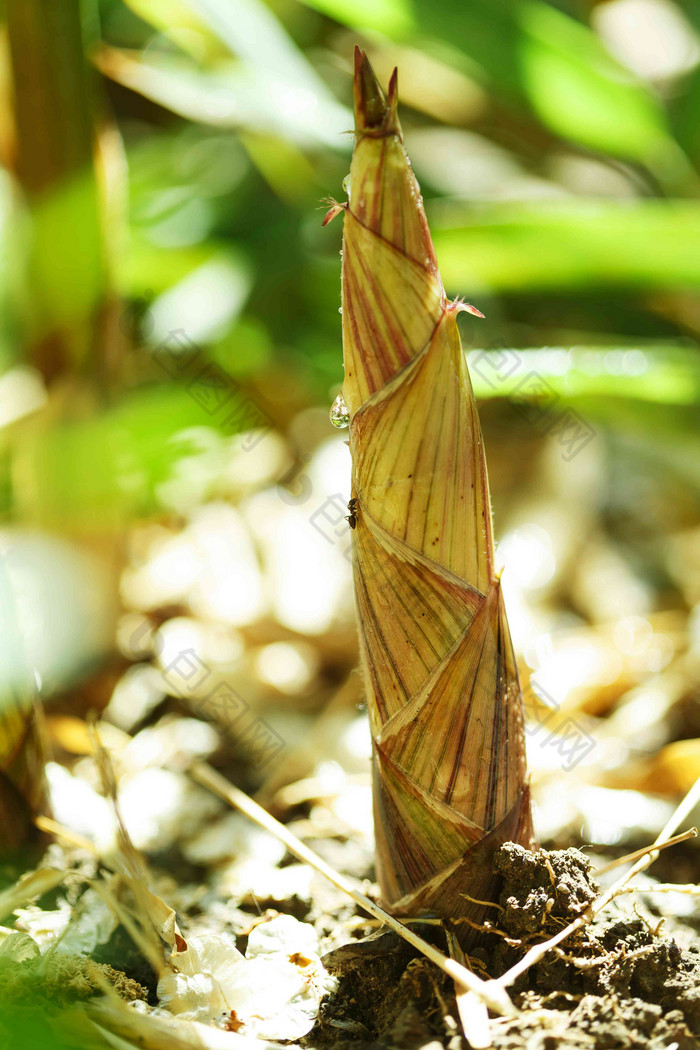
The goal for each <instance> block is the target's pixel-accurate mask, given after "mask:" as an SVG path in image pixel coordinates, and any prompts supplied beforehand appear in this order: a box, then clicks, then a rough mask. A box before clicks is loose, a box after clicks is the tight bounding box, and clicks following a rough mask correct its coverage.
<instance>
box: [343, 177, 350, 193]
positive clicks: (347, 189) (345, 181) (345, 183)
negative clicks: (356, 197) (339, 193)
mask: <svg viewBox="0 0 700 1050" xmlns="http://www.w3.org/2000/svg"><path fill="white" fill-rule="evenodd" d="M343 189H344V191H345V192H346V193H347V195H348V197H349V196H350V175H349V174H348V175H346V176H345V178H344V179H343Z"/></svg>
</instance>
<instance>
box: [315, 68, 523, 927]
mask: <svg viewBox="0 0 700 1050" xmlns="http://www.w3.org/2000/svg"><path fill="white" fill-rule="evenodd" d="M396 85H397V81H396V72H394V75H393V76H392V78H391V82H390V84H389V92H388V98H385V96H384V94H383V92H382V90H381V88H380V86H379V84H378V83H377V80H376V78H375V76H374V73H373V72H372V69H371V67H370V65H369V62H368V61H367V58H366V56H365V55H364V54H363V53H362V52H360V51H359V50H357V51H356V67H355V121H356V142H355V149H354V153H353V159H352V166H351V171H350V189H349V200H348V202H347V204H346V205H343V206H341V205H337V204H334V206H333V207H332V208H331V210H330V212H329V213H328V216H327V221H329V220H330V219H331V218H333V216H334V215H335V214H338V213H340V212H341V211H342V212H343V213H344V219H343V222H344V229H343V273H342V303H343V351H344V362H345V380H344V383H343V398H344V400H345V403H346V405H347V409H348V415H349V418H350V442H349V444H350V450H351V453H352V461H353V486H352V497H353V500H354V501H355V502H354V503H353V504H352V508H353V520H352V521H351V524H354V525H355V529H354V532H353V537H354V574H355V588H356V598H357V610H358V620H359V629H360V645H361V653H362V663H363V667H364V673H365V681H366V692H367V699H368V706H369V712H370V722H371V729H372V736H373V740H374V779H375V825H376V839H377V869H378V878H379V881H380V885H381V887H382V893H383V897H384V901H385V902H386V904H387V906H388V907H390V909H391V910H392V911H394V912H396V913H399V914H404V915H406V914H408V915H417V914H419V913H425V912H430V913H433V914H436V915H439V916H444V917H457V916H462V915H465V914H467V915H472V916H474V914H475V905H474V904H473V903H472V902H470V901H469V900H468V899H467V896H465V895H468V896H471V897H475V898H481V899H486V900H488V899H489V898H491V899H492V898H493V895H494V893H495V879H494V876H493V875H492V871H491V856H492V854H493V851H494V850H495V849H496V848H497V847H498V846H499V845H500V844H501V843H502V842H505V841H507V840H514V841H516V842H520V843H523V844H525V845H529V844H530V841H531V835H532V829H531V819H530V800H529V790H528V785H527V779H526V769H525V754H524V738H523V728H522V721H523V719H522V700H521V690H520V683H519V681H518V673H517V669H516V663H515V658H514V654H513V648H512V643H511V639H510V634H509V630H508V624H507V621H506V616H505V610H504V607H503V599H502V594H501V587H500V577H499V574H498V573H497V572H496V571H495V570H494V559H493V541H492V532H491V510H490V499H489V489H488V479H487V474H486V463H485V458H484V450H483V443H482V437H481V429H480V425H479V418H478V414H477V410H476V404H475V401H474V396H473V393H472V389H471V383H470V380H469V375H468V372H467V367H466V363H465V358H464V353H463V351H462V346H461V342H460V336H459V331H458V328H457V316H458V313H459V312H460V310H468V311H469V312H471V313H476V314H478V311H476V310H475V308H474V307H470V306H468V305H466V304H464V303H461V302H448V301H447V299H446V296H445V292H444V289H443V286H442V282H441V280H440V275H439V273H438V269H437V264H436V260H435V254H434V251H433V245H432V241H431V238H430V233H429V230H428V225H427V221H426V218H425V213H424V211H423V204H422V200H421V197H420V193H419V189H418V184H417V182H416V180H415V177H414V175H413V172H412V170H411V167H410V163H409V161H408V158H407V156H406V153H405V150H404V148H403V144H402V138H401V128H400V125H399V121H398V117H397V86H396Z"/></svg>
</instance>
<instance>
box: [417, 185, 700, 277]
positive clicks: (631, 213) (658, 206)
mask: <svg viewBox="0 0 700 1050" xmlns="http://www.w3.org/2000/svg"><path fill="white" fill-rule="evenodd" d="M432 215H434V217H435V218H434V228H435V247H436V250H437V252H438V254H439V257H440V264H441V269H442V272H443V276H444V279H445V283H446V285H447V286H448V287H449V288H451V289H455V290H458V291H461V290H463V289H464V290H465V291H468V293H469V294H470V295H472V294H475V293H476V292H478V291H482V292H486V291H493V292H496V291H497V292H514V291H533V292H534V291H540V290H542V289H548V290H549V291H559V290H561V291H564V290H567V289H572V288H596V287H599V288H605V289H610V288H620V289H623V288H629V289H639V288H674V287H685V288H695V287H697V285H698V282H700V206H698V205H697V204H695V203H692V202H689V201H680V200H674V201H654V200H640V201H635V202H634V203H627V202H625V203H616V202H613V201H581V200H576V201H571V202H569V201H566V202H558V201H557V202H552V201H546V202H541V203H540V202H537V203H527V204H511V203H508V204H503V205H500V204H499V205H497V206H488V207H483V208H478V209H472V210H469V211H468V212H467V211H465V210H464V209H463V208H462V209H455V208H452V207H450V208H446V209H443V210H442V211H441V210H440V209H438V208H436V209H434V210H433V213H432Z"/></svg>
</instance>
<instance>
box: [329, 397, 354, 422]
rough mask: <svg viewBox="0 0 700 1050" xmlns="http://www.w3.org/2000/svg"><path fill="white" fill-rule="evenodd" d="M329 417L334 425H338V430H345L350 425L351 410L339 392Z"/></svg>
mask: <svg viewBox="0 0 700 1050" xmlns="http://www.w3.org/2000/svg"><path fill="white" fill-rule="evenodd" d="M329 417H330V421H331V423H332V424H333V426H334V427H337V428H338V430H344V429H345V427H347V426H349V425H350V411H349V409H348V406H347V405H346V404H345V401H344V400H343V395H342V394H338V396H337V397H336V399H335V401H334V402H333V404H332V405H331V410H330V412H329Z"/></svg>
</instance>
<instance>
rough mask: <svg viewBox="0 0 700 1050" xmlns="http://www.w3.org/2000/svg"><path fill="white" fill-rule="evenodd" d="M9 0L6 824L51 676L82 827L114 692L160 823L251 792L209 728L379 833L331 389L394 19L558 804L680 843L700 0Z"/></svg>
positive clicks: (690, 699)
mask: <svg viewBox="0 0 700 1050" xmlns="http://www.w3.org/2000/svg"><path fill="white" fill-rule="evenodd" d="M3 11H4V15H5V22H4V26H3V29H2V35H1V37H0V93H1V94H2V102H3V104H2V106H1V107H0V113H1V114H2V116H1V117H0V157H1V159H2V170H1V171H0V225H1V227H2V239H1V246H0V302H1V303H2V316H1V320H0V369H1V371H2V375H1V376H0V504H1V507H2V514H3V526H2V532H1V533H0V545H1V548H0V553H1V557H0V616H1V617H2V630H1V631H0V658H1V663H0V689H1V699H2V707H1V709H0V718H1V720H2V721H1V722H0V729H1V732H2V737H1V738H0V745H1V746H0V766H1V767H2V785H3V800H4V801H3V807H4V813H5V820H6V824H5V828H6V836H5V845H14V846H17V845H20V844H21V843H22V842H24V841H25V838H26V834H27V826H28V818H29V815H30V813H31V810H32V807H33V806H36V805H37V804H38V803H39V801H40V798H41V794H42V790H43V788H42V787H41V784H40V778H38V776H37V769H38V763H39V751H38V743H37V739H38V738H37V723H38V721H39V720H40V719H39V709H38V708H37V706H36V705H37V700H39V701H41V703H40V709H41V711H43V719H41V721H43V723H44V729H43V737H44V740H45V742H46V745H47V746H48V748H49V751H50V754H51V755H52V756H53V759H54V761H53V762H52V763H50V765H49V767H48V773H49V786H50V790H51V795H52V805H53V812H54V815H55V817H56V819H57V820H58V821H59V822H60V823H62V824H63V825H65V826H69V827H73V828H74V829H75V831H76V833H80V834H83V835H87V836H90V835H93V836H94V835H97V836H98V838H99V835H100V834H102V833H103V832H104V829H105V827H106V826H107V825H106V824H105V820H106V818H105V809H104V807H103V808H102V809H100V807H99V805H98V803H97V802H95V800H94V798H93V797H92V795H90V797H89V799H88V798H87V796H86V795H85V792H86V791H88V790H89V791H91V792H93V793H94V792H96V791H97V782H96V779H95V775H94V772H93V773H90V772H89V769H88V763H89V761H90V760H89V759H88V758H87V757H85V756H87V755H88V754H89V751H90V744H89V740H88V739H87V734H86V730H85V721H84V719H85V716H86V714H87V713H88V712H89V711H90V710H94V709H97V710H98V711H100V712H102V713H103V714H104V719H105V722H106V723H107V724H108V725H109V726H111V727H112V730H111V732H112V736H111V737H110V743H111V745H112V746H113V747H114V748H115V749H117V750H119V749H120V748H121V749H122V752H123V754H124V755H127V756H128V757H123V759H122V765H121V766H120V767H119V768H120V773H119V775H120V777H121V781H120V783H121V784H122V788H123V799H122V803H123V809H124V814H125V819H126V820H127V824H128V825H129V827H130V829H131V831H132V834H133V837H134V839H135V841H136V843H137V845H138V846H140V847H141V848H143V849H145V850H151V851H154V852H156V853H157V852H158V851H163V850H167V849H168V848H170V846H171V845H172V843H173V841H175V839H176V838H177V837H178V836H181V835H183V834H186V833H189V832H187V827H189V825H187V822H186V821H184V822H183V813H184V812H187V813H188V814H189V815H190V818H191V821H190V822H191V823H194V824H197V825H200V824H201V823H202V821H205V820H206V819H207V818H208V817H209V816H211V812H210V810H211V806H210V808H209V810H207V807H206V805H204V804H203V803H201V800H200V803H196V802H194V801H193V796H192V791H193V790H195V789H194V788H193V787H192V785H191V784H190V783H189V782H188V781H187V780H186V778H185V776H184V773H183V772H182V769H183V768H184V765H185V764H186V763H185V761H184V758H183V755H184V756H185V757H187V756H188V755H189V756H191V755H192V754H198V755H204V756H210V757H211V756H213V757H214V759H215V761H216V762H217V763H218V764H219V765H220V766H221V768H223V769H225V771H226V772H227V773H228V774H229V775H230V776H232V777H233V778H234V779H237V780H238V782H239V783H242V784H243V785H244V786H246V787H248V788H250V789H254V790H258V791H260V792H261V797H262V798H263V799H264V800H266V801H267V802H269V804H271V805H277V806H278V807H279V806H281V805H282V804H283V802H282V801H280V800H281V799H283V793H284V791H287V792H288V794H287V796H284V798H286V800H287V803H289V804H294V805H300V804H302V803H303V802H304V800H305V799H306V800H308V798H309V797H316V796H314V795H313V792H314V790H315V791H316V794H317V795H318V792H319V787H318V785H319V783H322V784H325V785H326V788H327V789H328V790H327V794H326V796H324V798H326V802H324V803H323V805H327V806H331V804H332V806H333V807H335V808H334V809H333V812H332V819H333V820H335V821H336V822H337V821H343V822H345V823H344V824H343V826H344V827H351V828H354V829H355V832H356V833H357V834H365V833H366V835H367V836H369V834H370V831H369V827H368V824H367V806H366V801H367V798H368V795H369V782H368V777H367V771H368V764H367V763H368V734H367V732H366V727H365V718H366V716H365V714H364V712H363V711H362V686H361V682H360V680H359V677H358V675H357V674H356V672H355V671H354V668H355V665H356V634H355V627H354V620H353V616H354V612H353V600H352V591H351V580H350V574H351V568H350V561H349V556H348V550H349V544H350V540H349V533H348V530H347V525H346V523H345V521H344V520H343V518H344V514H345V513H346V511H345V506H344V505H345V502H346V501H347V499H348V496H349V491H348V487H349V459H348V452H347V448H346V446H345V444H344V436H345V435H344V434H343V432H342V431H341V432H337V431H334V430H333V428H332V427H331V425H330V423H329V419H328V411H329V408H330V405H331V403H332V401H333V399H334V397H335V396H336V394H337V393H338V390H339V388H340V384H341V382H342V351H341V335H340V327H341V318H340V316H339V303H340V294H339V293H340V259H339V254H338V253H339V249H340V238H341V224H342V220H340V219H338V220H337V221H336V222H334V223H332V224H331V225H330V226H328V227H327V228H325V229H322V228H321V220H322V217H323V214H324V211H325V207H327V205H326V206H324V205H323V204H322V201H323V200H324V199H325V198H327V197H329V196H330V197H332V198H335V199H337V200H339V201H342V200H343V199H344V191H343V180H344V178H345V177H346V175H347V173H348V168H349V158H350V152H351V148H352V136H351V132H350V129H351V128H352V114H351V108H350V107H351V63H352V49H353V46H354V44H355V43H360V44H361V45H362V46H363V47H366V48H367V50H368V53H369V56H370V59H371V61H372V62H373V64H374V66H375V69H376V70H377V73H378V75H379V76H380V78H381V79H383V80H384V81H386V80H387V79H388V76H389V75H390V73H391V70H392V68H393V67H394V66H395V65H397V66H398V67H399V86H400V96H401V99H402V110H401V120H402V124H403V128H404V133H405V141H406V145H407V148H408V151H409V154H410V156H411V158H412V161H413V165H414V169H415V172H416V175H417V177H418V179H419V181H420V185H421V189H422V192H423V195H424V199H425V205H426V209H427V213H428V218H429V221H430V223H431V227H432V229H433V232H434V238H435V244H436V250H437V256H438V261H439V263H440V266H441V270H442V274H443V279H444V282H445V286H446V289H447V291H448V294H449V295H451V296H456V295H463V296H465V297H466V298H467V300H468V301H470V302H473V303H474V304H475V305H476V306H478V307H479V308H480V309H481V310H482V311H483V312H484V314H485V315H486V320H484V321H480V320H477V319H476V318H474V317H472V316H469V315H464V316H463V320H462V321H461V322H460V323H461V324H462V326H463V327H462V335H463V340H464V343H465V347H466V349H467V350H468V353H469V362H470V365H471V371H472V377H473V381H474V387H475V390H476V393H477V396H478V398H479V401H480V407H481V412H482V419H483V426H484V432H485V440H486V448H487V455H488V462H489V468H490V474H491V483H492V491H493V505H494V514H495V524H496V533H497V536H498V538H499V557H500V560H501V562H502V563H503V564H505V566H506V572H505V576H504V586H505V588H506V595H507V602H508V609H509V614H510V619H511V624H512V630H513V634H514V638H515V641H516V646H517V648H518V651H519V653H520V656H521V666H522V672H523V679H524V683H525V686H526V689H527V691H528V697H529V699H528V711H529V714H530V716H531V732H530V752H531V764H532V768H533V774H534V777H535V786H536V791H537V798H538V817H537V819H538V822H539V827H540V831H541V834H542V835H543V838H544V839H545V840H549V841H558V842H564V843H568V842H569V841H571V842H573V841H579V838H580V836H583V837H584V839H585V840H586V841H591V842H596V843H602V844H607V845H608V846H609V845H614V844H620V845H621V846H626V845H630V843H631V842H636V841H638V844H639V845H644V844H645V843H646V842H647V841H650V839H651V838H653V836H654V835H655V834H656V833H657V831H658V829H659V827H660V826H661V824H662V823H663V819H662V818H663V816H664V814H665V813H666V812H667V811H668V807H670V806H671V805H672V803H673V800H674V799H675V798H676V797H677V796H678V794H679V793H680V792H682V791H683V790H685V789H686V788H687V787H688V785H689V784H690V783H692V781H693V779H694V778H695V776H696V775H697V773H698V768H699V766H700V757H699V756H700V750H699V748H698V740H697V738H698V737H699V736H700V707H699V705H698V693H697V677H696V670H697V654H698V638H699V627H700V619H699V618H698V615H697V603H698V601H699V600H700V580H699V576H698V567H699V565H700V524H699V521H700V519H699V516H698V495H699V492H700V459H699V457H698V449H697V440H698V427H697V421H698V401H699V400H700V358H699V357H698V345H697V337H698V332H699V331H700V299H699V298H698V287H699V285H700V200H699V191H700V3H698V2H696V0H691V2H687V3H683V4H680V3H674V2H672V0H608V2H599V3H594V2H586V0H561V2H558V3H551V2H546V0H469V3H464V2H462V0H440V2H435V0H431V2H428V0H352V2H350V0H309V2H306V3H302V2H298V0H278V2H271V3H265V2H263V0H235V3H234V2H232V0H99V2H98V0H81V2H79V3H78V2H76V0H6V2H5V4H4V5H3ZM531 679H532V680H533V683H532V684H530V680H531ZM214 686H215V687H216V688H217V689H219V688H220V689H221V690H222V692H220V693H218V694H217V697H218V700H217V702H214V701H212V700H211V690H212V688H213V687H214ZM241 712H243V713H244V714H245V715H246V718H248V721H247V722H246V720H245V718H244V719H243V721H241V720H240V717H239V716H240V715H241ZM234 716H235V717H234ZM251 719H252V720H253V721H254V727H253V728H252V729H251V725H253V722H251V721H250V720H251ZM562 724H563V725H564V728H562ZM571 725H573V727H574V728H573V730H571V729H570V727H571ZM566 726H569V729H568V730H567V729H566ZM144 733H146V734H148V733H151V736H148V735H146V736H145V737H143V734H144ZM153 733H156V735H155V736H153ZM567 733H568V736H567ZM572 733H573V737H572V735H571V734H572ZM126 734H129V735H131V734H137V739H139V738H141V739H142V745H141V746H140V748H136V750H134V749H133V747H132V749H131V751H128V744H127V740H128V737H127V736H126ZM158 734H160V735H158ZM251 734H252V735H251ZM572 740H574V743H575V746H574V747H573V750H572V744H571V741H572ZM562 741H564V743H562ZM567 741H568V743H567ZM576 741H578V742H577V743H576ZM261 742H262V743H261ZM275 742H276V743H275ZM587 742H588V743H587ZM258 744H260V745H261V747H262V751H256V750H255V747H256V746H257V745H258ZM589 744H590V746H589ZM254 745H255V746H254ZM125 749H126V750H125ZM178 756H179V757H178ZM178 763H179V764H178ZM164 766H168V768H169V772H166V771H165V769H164V768H162V767H164ZM173 769H175V772H173ZM81 777H82V780H81V779H80V778H81ZM551 781H555V782H556V785H557V790H556V791H555V792H552V791H548V790H547V785H548V784H549V783H550V782H551ZM78 782H80V784H81V785H82V786H81V787H80V788H78V787H77V786H76V785H77V784H78ZM299 783H302V784H308V783H311V784H312V785H314V784H315V788H308V787H307V788H299V787H298V784H299ZM290 784H296V785H297V787H295V788H294V789H293V790H292V789H291V788H290ZM328 785H330V787H328ZM289 791H291V795H290V794H289ZM295 791H296V794H295V793H294V792H295ZM305 791H306V792H307V794H305V793H304V792H305ZM308 792H311V795H309V794H308ZM356 792H359V793H360V794H361V796H362V799H363V800H364V801H363V802H362V805H360V803H359V801H358V800H359V798H360V795H359V794H356ZM280 793H282V794H280ZM96 797H97V796H96ZM290 799H291V800H292V801H291V802H290ZM328 799H330V800H331V801H328ZM198 804H200V805H201V806H202V808H201V809H197V805H198ZM319 805H320V803H319ZM91 806H92V807H93V808H92V809H91V808H90V807H91ZM328 812H329V813H330V810H329V811H328ZM8 814H9V815H10V816H11V817H12V819H11V821H10V820H9V818H8ZM86 814H87V815H86ZM317 816H318V813H317ZM328 819H329V820H330V819H331V818H330V817H329V818H328ZM8 821H9V822H8ZM194 830H195V829H194V826H193V827H192V828H191V831H192V834H194ZM367 841H368V842H369V838H368V839H367ZM194 856H195V857H199V858H200V859H201V857H202V856H204V857H205V858H206V857H207V856H209V855H208V854H207V853H206V849H204V853H202V850H201V849H200V852H199V853H197V851H196V849H195V850H194ZM346 859H347V858H346ZM685 875H686V877H687V878H690V877H691V873H690V872H686V873H685ZM678 877H679V878H681V879H682V878H683V875H682V874H681V875H679V876H678Z"/></svg>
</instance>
